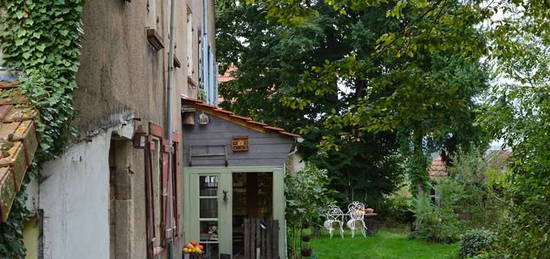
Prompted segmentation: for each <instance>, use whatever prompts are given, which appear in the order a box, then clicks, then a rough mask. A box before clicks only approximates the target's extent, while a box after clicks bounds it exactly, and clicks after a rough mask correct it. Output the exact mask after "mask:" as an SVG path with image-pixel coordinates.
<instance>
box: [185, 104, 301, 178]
mask: <svg viewBox="0 0 550 259" xmlns="http://www.w3.org/2000/svg"><path fill="white" fill-rule="evenodd" d="M198 117H199V116H198V113H197V114H196V115H195V120H196V119H197V118H198ZM209 117H210V123H208V124H207V125H199V123H198V121H196V122H195V125H184V127H183V129H184V132H183V145H184V147H183V148H184V149H183V150H184V156H183V157H184V166H186V167H187V166H189V146H190V145H195V146H196V145H207V146H208V147H204V146H203V147H193V153H195V154H197V153H199V154H219V153H223V146H224V145H225V146H227V151H228V152H227V153H228V155H229V166H278V167H280V166H282V165H283V164H285V163H286V161H287V159H288V154H289V153H290V152H291V151H292V150H291V149H292V146H293V144H294V141H295V140H294V139H293V138H290V137H286V136H284V135H281V134H278V133H274V132H268V133H265V134H264V133H260V132H257V131H254V130H251V129H249V128H246V127H243V126H240V125H237V124H234V123H231V122H229V121H226V120H223V119H218V118H216V117H214V116H209ZM236 136H248V143H249V149H250V150H249V151H248V152H233V151H231V141H232V139H233V137H236ZM224 162H225V160H224V157H205V158H193V166H217V167H219V166H224Z"/></svg>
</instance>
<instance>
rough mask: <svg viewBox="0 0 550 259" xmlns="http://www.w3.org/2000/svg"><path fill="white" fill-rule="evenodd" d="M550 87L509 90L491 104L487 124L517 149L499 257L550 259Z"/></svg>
mask: <svg viewBox="0 0 550 259" xmlns="http://www.w3.org/2000/svg"><path fill="white" fill-rule="evenodd" d="M548 82H549V81H541V82H538V84H537V85H536V86H534V87H526V86H523V87H521V86H519V85H516V86H515V87H507V88H504V89H503V92H501V95H498V96H497V98H493V99H491V101H490V102H489V104H490V105H491V106H490V108H489V109H488V112H487V118H486V119H487V121H486V122H487V124H488V125H490V126H489V127H490V128H492V129H493V130H494V133H495V136H498V137H501V138H502V139H504V140H505V142H506V144H507V145H508V146H509V147H511V148H512V150H513V156H512V162H513V163H512V171H511V173H510V174H509V175H508V177H507V178H505V179H504V181H503V182H502V183H501V184H502V185H501V186H502V189H503V191H504V194H505V198H506V201H507V205H508V212H507V214H506V222H505V224H502V225H501V228H500V229H499V235H498V237H499V242H498V246H499V247H498V248H499V249H496V252H497V253H500V254H499V256H508V257H514V258H543V257H545V256H547V255H549V254H550V246H549V244H550V236H549V233H550V207H549V206H548V204H550V149H549V148H548V143H550V135H549V134H548V132H549V131H550V87H549V85H548ZM495 122H496V123H495Z"/></svg>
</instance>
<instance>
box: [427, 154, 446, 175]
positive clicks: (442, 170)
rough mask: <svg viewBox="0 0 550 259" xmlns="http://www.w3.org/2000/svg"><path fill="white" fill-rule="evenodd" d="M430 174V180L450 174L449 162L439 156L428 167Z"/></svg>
mask: <svg viewBox="0 0 550 259" xmlns="http://www.w3.org/2000/svg"><path fill="white" fill-rule="evenodd" d="M428 175H429V176H430V180H435V179H438V178H441V177H446V176H448V173H447V164H446V163H445V161H444V160H443V158H442V157H441V156H438V157H436V158H434V159H433V160H432V163H431V165H430V167H429V168H428Z"/></svg>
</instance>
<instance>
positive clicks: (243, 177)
mask: <svg viewBox="0 0 550 259" xmlns="http://www.w3.org/2000/svg"><path fill="white" fill-rule="evenodd" d="M183 171H184V174H185V180H186V181H185V190H186V191H185V192H184V193H185V194H184V195H185V197H184V201H185V203H184V217H185V218H184V236H185V242H186V243H187V242H190V241H192V240H194V241H197V242H200V243H201V244H202V245H203V246H204V247H205V253H206V258H207V259H217V258H220V256H221V255H230V257H229V258H234V259H238V258H242V256H243V254H242V251H241V250H242V249H243V246H244V229H243V227H242V226H243V225H242V223H243V220H244V219H245V218H272V219H275V220H278V221H279V224H280V226H285V223H284V222H285V221H284V182H283V181H284V173H283V169H282V168H273V167H261V166H260V167H224V168H208V167H188V168H184V170H183ZM285 236H286V235H285V229H284V227H281V228H280V231H279V251H280V252H279V254H280V255H281V258H285V256H284V255H285V251H286V250H285V249H286V248H285V247H286V246H285V244H284V243H285V238H284V237H285Z"/></svg>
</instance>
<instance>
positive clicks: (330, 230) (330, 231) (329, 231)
mask: <svg viewBox="0 0 550 259" xmlns="http://www.w3.org/2000/svg"><path fill="white" fill-rule="evenodd" d="M328 234H329V235H330V239H332V228H331V229H329V230H328Z"/></svg>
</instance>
